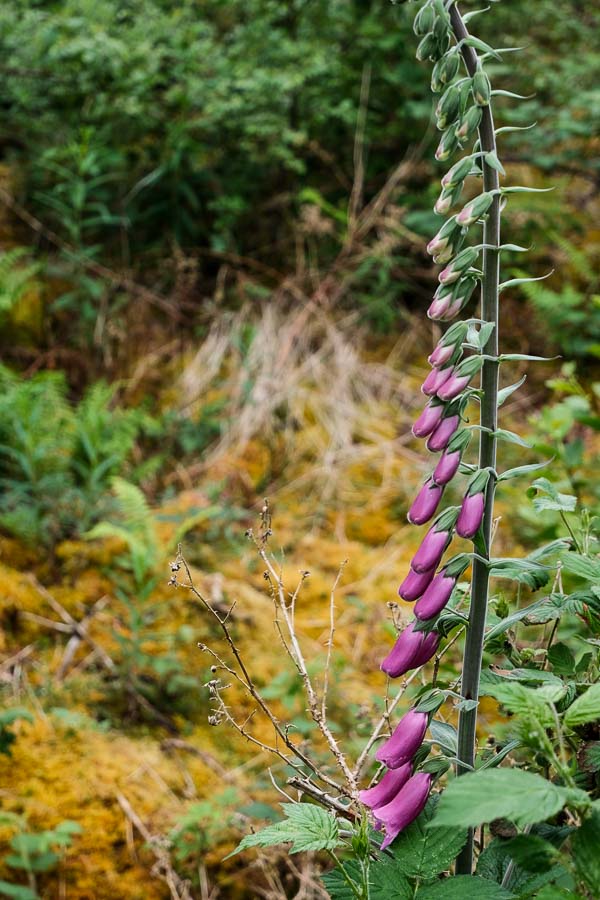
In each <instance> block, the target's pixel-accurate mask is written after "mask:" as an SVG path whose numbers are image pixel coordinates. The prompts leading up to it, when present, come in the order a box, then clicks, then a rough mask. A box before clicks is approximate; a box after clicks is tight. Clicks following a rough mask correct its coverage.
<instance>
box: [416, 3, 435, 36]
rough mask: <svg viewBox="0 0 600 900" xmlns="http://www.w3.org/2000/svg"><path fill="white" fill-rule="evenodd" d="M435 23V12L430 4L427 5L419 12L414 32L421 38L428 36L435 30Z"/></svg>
mask: <svg viewBox="0 0 600 900" xmlns="http://www.w3.org/2000/svg"><path fill="white" fill-rule="evenodd" d="M434 23H435V11H434V9H433V6H431V4H430V3H426V4H425V6H423V7H421V9H420V10H419V12H418V13H417V14H416V16H415V21H414V23H413V31H414V33H415V34H417V35H420V36H422V35H424V34H428V33H429V32H430V31H432V30H433V25H434Z"/></svg>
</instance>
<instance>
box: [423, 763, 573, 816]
mask: <svg viewBox="0 0 600 900" xmlns="http://www.w3.org/2000/svg"><path fill="white" fill-rule="evenodd" d="M572 793H573V792H572V791H569V790H567V789H565V788H562V787H559V786H557V785H555V784H552V782H550V781H547V780H546V779H545V778H542V776H541V775H536V774H535V773H533V772H524V771H523V770H522V769H485V770H484V771H481V770H480V771H478V772H468V773H467V774H466V775H461V777H460V778H456V779H455V780H454V781H451V782H450V784H449V785H448V787H447V788H446V790H445V791H444V793H443V794H442V798H441V800H440V803H439V807H438V812H437V815H436V817H435V819H434V820H433V821H432V822H431V825H430V827H431V828H433V829H435V828H437V827H442V826H446V827H448V828H450V827H451V826H452V825H453V826H454V827H455V828H456V827H461V826H462V827H476V826H478V825H483V824H484V823H485V822H492V821H493V820H494V819H509V820H510V821H512V822H514V823H515V825H517V826H523V825H531V824H533V823H534V822H541V821H543V820H544V819H549V818H550V816H554V815H556V813H557V812H559V811H560V810H561V809H562V808H563V806H564V805H565V803H566V802H567V801H568V800H570V799H572V796H571V795H572Z"/></svg>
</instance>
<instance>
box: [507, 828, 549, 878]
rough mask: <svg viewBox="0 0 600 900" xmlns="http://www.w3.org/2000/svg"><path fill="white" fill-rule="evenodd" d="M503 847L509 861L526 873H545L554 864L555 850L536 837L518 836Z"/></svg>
mask: <svg viewBox="0 0 600 900" xmlns="http://www.w3.org/2000/svg"><path fill="white" fill-rule="evenodd" d="M505 846H506V850H507V851H508V853H509V855H510V857H511V859H513V860H514V861H515V862H516V863H517V864H518V865H519V866H520V867H521V868H522V869H525V871H526V872H534V873H537V872H547V871H548V870H549V869H551V868H552V866H554V865H555V863H556V857H557V850H556V848H555V847H553V846H552V844H549V843H548V841H545V840H544V839H543V838H541V837H538V836H537V835H534V834H518V835H517V836H516V837H514V838H512V839H511V840H510V841H507V842H506V845H505Z"/></svg>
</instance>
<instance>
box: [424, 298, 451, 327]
mask: <svg viewBox="0 0 600 900" xmlns="http://www.w3.org/2000/svg"><path fill="white" fill-rule="evenodd" d="M451 306H452V294H442V296H441V297H434V299H433V302H432V303H431V306H430V307H429V309H428V310H427V315H428V317H429V318H430V319H433V320H434V321H435V320H441V319H443V318H444V317H445V316H446V315H447V313H448V310H449V309H450V307H451Z"/></svg>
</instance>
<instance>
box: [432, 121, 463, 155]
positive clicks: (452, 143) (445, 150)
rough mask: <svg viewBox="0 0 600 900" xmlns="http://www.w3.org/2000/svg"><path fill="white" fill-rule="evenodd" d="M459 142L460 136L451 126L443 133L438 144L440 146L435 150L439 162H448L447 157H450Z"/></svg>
mask: <svg viewBox="0 0 600 900" xmlns="http://www.w3.org/2000/svg"><path fill="white" fill-rule="evenodd" d="M458 146H459V143H458V138H457V136H456V131H455V129H454V128H449V129H448V131H445V132H444V133H443V135H442V139H441V141H440V142H439V144H438V148H437V150H436V151H435V158H436V159H437V161H438V162H446V160H447V159H449V158H450V156H451V155H452V153H454V151H455V150H457V149H458Z"/></svg>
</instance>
